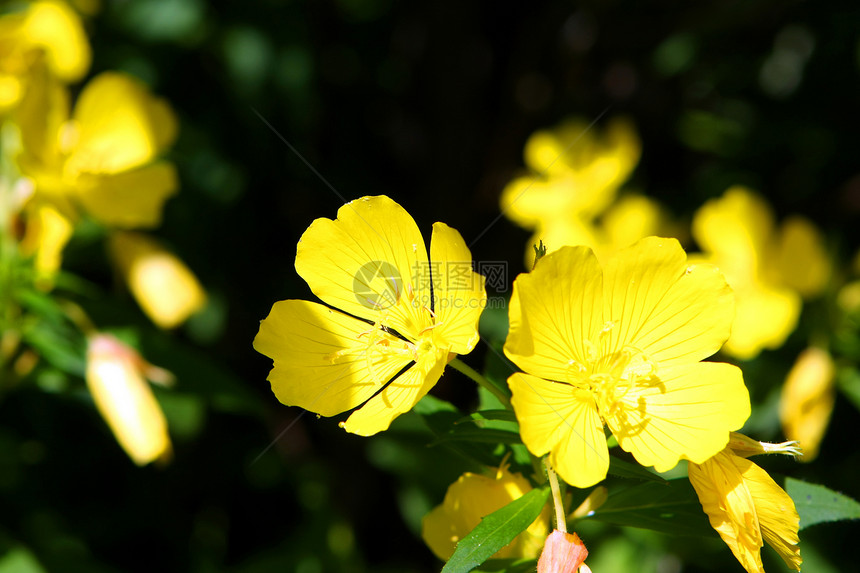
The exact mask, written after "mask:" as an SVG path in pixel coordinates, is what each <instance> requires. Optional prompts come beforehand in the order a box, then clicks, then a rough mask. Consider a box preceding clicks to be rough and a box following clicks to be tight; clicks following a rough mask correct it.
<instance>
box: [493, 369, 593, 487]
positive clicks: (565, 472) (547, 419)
mask: <svg viewBox="0 0 860 573" xmlns="http://www.w3.org/2000/svg"><path fill="white" fill-rule="evenodd" d="M508 385H509V386H510V388H511V392H512V394H513V396H512V397H511V404H512V405H513V407H514V412H515V413H516V416H517V421H518V422H519V424H520V435H521V436H522V439H523V443H524V444H525V445H526V446H527V447H528V449H529V451H530V452H531V453H533V454H534V455H536V456H542V455H544V454H546V453H547V452H549V454H550V463H551V464H552V467H553V468H555V470H556V471H557V472H558V474H559V475H560V476H561V477H562V479H564V481H566V482H567V483H569V484H570V485H572V486H575V487H583V488H584V487H590V486H592V485H594V484H596V483H597V482H599V481H601V480H602V479H604V478H605V477H606V472H607V470H608V469H609V450H608V447H607V444H606V435H605V434H604V431H603V423H602V422H601V421H600V416H599V415H598V412H597V406H596V405H595V403H594V399H593V397H592V395H591V393H590V392H588V391H586V390H581V389H578V388H575V387H573V386H571V385H569V384H563V383H559V382H549V381H547V380H543V379H541V378H538V377H536V376H531V375H529V374H520V373H517V374H513V375H511V376H510V378H508Z"/></svg>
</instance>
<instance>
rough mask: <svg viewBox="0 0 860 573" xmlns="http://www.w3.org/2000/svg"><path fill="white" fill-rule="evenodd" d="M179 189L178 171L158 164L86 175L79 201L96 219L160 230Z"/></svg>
mask: <svg viewBox="0 0 860 573" xmlns="http://www.w3.org/2000/svg"><path fill="white" fill-rule="evenodd" d="M178 186H179V182H178V178H177V176H176V168H175V167H174V166H173V165H172V164H171V163H167V162H164V161H162V162H157V163H152V164H150V165H146V166H144V167H140V168H138V169H133V170H129V171H123V172H120V173H113V174H98V175H90V174H82V175H80V176H79V177H78V185H77V187H76V191H77V198H78V200H79V201H80V202H81V204H82V205H83V206H84V208H85V209H86V210H87V211H88V212H89V213H90V214H91V215H92V216H93V217H94V218H96V219H98V220H99V221H101V222H102V223H105V224H107V225H111V226H113V227H120V228H124V229H130V228H143V227H145V228H150V227H157V226H158V225H159V224H160V223H161V213H162V210H163V207H164V203H165V201H167V199H168V198H170V197H171V196H172V195H174V194H175V193H176V190H177V187H178Z"/></svg>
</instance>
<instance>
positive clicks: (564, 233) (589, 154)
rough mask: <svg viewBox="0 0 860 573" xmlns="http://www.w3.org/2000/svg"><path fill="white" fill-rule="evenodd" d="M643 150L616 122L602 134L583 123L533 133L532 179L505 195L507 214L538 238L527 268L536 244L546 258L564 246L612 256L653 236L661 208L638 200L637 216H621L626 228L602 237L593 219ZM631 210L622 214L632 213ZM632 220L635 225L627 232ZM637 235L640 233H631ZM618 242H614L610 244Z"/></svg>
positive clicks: (528, 154) (529, 145)
mask: <svg viewBox="0 0 860 573" xmlns="http://www.w3.org/2000/svg"><path fill="white" fill-rule="evenodd" d="M640 153H641V144H640V142H639V138H638V136H637V134H636V131H635V129H634V127H633V125H632V124H631V123H630V122H629V121H627V120H624V119H615V120H613V121H611V122H610V123H609V125H608V126H607V128H606V130H605V131H604V132H600V131H599V130H597V129H595V128H593V127H591V128H590V127H589V126H588V124H586V123H585V122H584V121H580V120H568V121H566V122H564V123H562V124H561V125H559V126H558V127H557V128H555V129H553V130H544V131H538V132H536V133H534V134H533V135H532V136H531V137H530V138H529V139H528V141H527V142H526V146H525V154H524V155H525V162H526V165H527V166H528V167H529V169H530V170H531V173H530V174H529V175H526V176H523V177H518V178H516V179H514V180H513V181H511V182H510V183H509V184H508V185H507V186H506V187H505V189H504V191H503V192H502V196H501V208H502V212H503V213H504V214H505V215H507V217H508V218H509V219H511V220H512V221H513V222H515V223H517V224H518V225H520V226H522V227H525V228H526V229H534V230H535V234H534V236H533V237H532V239H531V240H530V241H529V245H528V246H527V248H526V265H527V267H528V268H530V267H531V262H532V261H533V260H534V253H533V251H532V249H531V245H532V244H537V243H538V241H539V240H542V241H543V242H544V244H545V245H547V247H548V249H549V251H548V252H552V251H555V250H558V249H559V248H561V247H562V246H565V245H585V246H588V247H591V248H592V249H599V248H601V247H603V246H606V247H607V250H613V249H611V248H610V246H612V247H614V248H618V247H621V246H627V245H629V244H631V243H633V242H635V241H636V240H638V239H641V238H642V237H644V236H646V235H647V234H652V233H655V232H656V230H657V229H656V228H653V226H652V225H653V224H654V223H655V221H654V220H653V219H654V213H653V211H654V210H655V209H656V203H653V202H652V201H650V200H647V199H644V198H640V199H637V202H638V204H637V206H638V207H639V209H633V210H630V209H627V210H626V211H624V212H623V213H622V212H618V213H617V214H616V220H617V218H618V217H621V218H624V219H625V221H626V223H627V224H628V226H627V229H626V230H624V231H623V234H622V235H620V236H619V231H622V228H621V227H620V226H619V225H617V224H613V226H612V228H611V229H608V230H607V232H605V233H604V231H603V230H602V229H600V228H599V226H598V227H596V226H595V224H594V220H595V218H596V217H598V216H599V215H600V214H601V213H603V212H604V211H606V209H607V208H608V207H609V206H610V205H611V204H612V203H613V201H614V200H615V196H616V193H617V191H618V189H619V188H620V187H621V185H622V184H623V183H624V182H625V181H626V180H627V178H628V177H629V176H630V173H631V172H632V171H633V168H634V167H636V164H637V163H638V161H639V156H640ZM630 206H632V203H631V204H628V205H626V206H625V207H630ZM631 219H635V221H634V223H633V225H629V223H630V222H631ZM634 229H638V230H640V231H641V232H642V233H643V234H638V233H635V232H634ZM616 240H618V241H621V242H620V243H614V242H612V241H616Z"/></svg>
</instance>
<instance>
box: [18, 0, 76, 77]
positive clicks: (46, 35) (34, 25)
mask: <svg viewBox="0 0 860 573" xmlns="http://www.w3.org/2000/svg"><path fill="white" fill-rule="evenodd" d="M20 33H21V39H20V41H22V42H25V43H27V44H29V45H30V46H32V48H31V49H34V50H35V49H40V50H44V53H45V58H46V60H47V63H48V66H49V67H50V68H51V71H52V72H53V73H55V74H56V75H57V76H58V77H59V78H60V79H62V80H64V81H66V82H73V81H76V80H79V79H81V78H82V77H83V76H84V74H86V73H87V70H89V68H90V59H91V53H90V44H89V41H88V40H87V35H86V32H85V31H84V27H83V24H82V22H81V19H80V18H79V17H78V15H77V14H76V13H75V11H74V10H72V9H71V8H70V7H69V6H68V4H66V3H65V2H55V1H44V2H33V3H32V4H30V6H29V8H28V9H27V11H26V16H25V20H24V26H23V28H22V29H21V32H20Z"/></svg>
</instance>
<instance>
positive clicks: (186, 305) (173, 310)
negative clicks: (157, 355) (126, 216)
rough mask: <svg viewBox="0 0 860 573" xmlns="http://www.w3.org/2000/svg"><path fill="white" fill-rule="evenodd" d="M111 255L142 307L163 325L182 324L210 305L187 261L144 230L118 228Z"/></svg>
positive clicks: (110, 246)
mask: <svg viewBox="0 0 860 573" xmlns="http://www.w3.org/2000/svg"><path fill="white" fill-rule="evenodd" d="M109 241H110V242H109V250H110V254H111V258H112V259H113V261H114V263H115V264H116V265H117V267H118V268H119V269H120V272H121V273H122V275H123V278H124V279H125V281H126V283H127V284H128V286H129V289H130V290H131V293H132V295H134V298H135V300H137V302H138V304H139V305H140V307H141V308H142V309H143V311H144V312H145V313H146V315H147V316H149V318H151V319H152V321H153V322H154V323H155V324H157V325H158V326H159V327H160V328H164V329H168V328H174V327H176V326H179V325H180V324H182V323H183V322H185V321H186V320H187V319H188V317H189V316H191V315H192V314H194V313H195V312H197V311H198V310H200V309H201V308H203V305H205V304H206V293H205V292H204V290H203V287H202V286H200V282H199V281H198V280H197V277H195V276H194V273H192V272H191V271H190V270H189V269H188V267H187V266H185V263H183V262H182V261H181V260H179V258H177V257H176V256H175V255H173V254H172V253H170V252H168V251H167V250H165V249H164V247H162V246H161V245H160V244H159V243H158V241H156V240H154V239H152V238H150V237H147V236H146V235H143V234H141V233H133V232H129V231H117V232H114V233H113V234H111V236H110V239H109Z"/></svg>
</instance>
